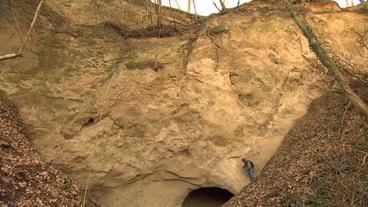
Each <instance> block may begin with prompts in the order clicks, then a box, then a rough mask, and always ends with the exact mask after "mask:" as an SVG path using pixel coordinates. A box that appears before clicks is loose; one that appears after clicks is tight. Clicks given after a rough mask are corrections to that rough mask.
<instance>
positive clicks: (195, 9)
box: [193, 0, 198, 21]
mask: <svg viewBox="0 0 368 207" xmlns="http://www.w3.org/2000/svg"><path fill="white" fill-rule="evenodd" d="M193 7H194V15H195V20H196V21H198V15H197V7H196V3H195V0H193Z"/></svg>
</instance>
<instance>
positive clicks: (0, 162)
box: [0, 96, 81, 207]
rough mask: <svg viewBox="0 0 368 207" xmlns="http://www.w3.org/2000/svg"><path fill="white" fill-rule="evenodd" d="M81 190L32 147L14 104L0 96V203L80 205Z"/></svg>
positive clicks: (17, 204)
mask: <svg viewBox="0 0 368 207" xmlns="http://www.w3.org/2000/svg"><path fill="white" fill-rule="evenodd" d="M80 201H81V193H79V192H78V191H77V189H76V187H75V186H74V185H73V183H72V182H71V181H70V180H68V178H67V177H65V176H63V175H62V174H61V173H60V172H59V171H57V170H55V169H53V168H52V167H51V166H50V165H47V164H45V163H44V162H43V161H42V160H41V159H40V157H39V156H38V155H37V154H36V153H35V152H34V150H32V147H31V145H30V143H29V141H28V139H27V136H26V133H25V128H24V126H23V124H22V122H21V121H20V118H19V116H18V111H17V109H16V106H15V105H14V104H12V103H11V102H10V101H8V100H7V99H6V98H4V96H0V206H55V207H56V206H68V207H69V206H79V205H80Z"/></svg>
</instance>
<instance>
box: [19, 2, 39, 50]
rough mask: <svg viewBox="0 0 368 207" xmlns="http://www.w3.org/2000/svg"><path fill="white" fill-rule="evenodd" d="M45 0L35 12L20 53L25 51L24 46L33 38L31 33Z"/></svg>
mask: <svg viewBox="0 0 368 207" xmlns="http://www.w3.org/2000/svg"><path fill="white" fill-rule="evenodd" d="M44 1H45V0H41V1H40V3H39V4H38V6H37V9H36V12H35V14H34V16H33V19H32V23H31V26H30V27H29V29H28V32H27V36H26V39H24V41H23V43H22V46H21V47H20V48H19V50H18V54H19V55H21V54H22V53H23V50H24V48H25V47H26V45H27V43H28V41H29V40H30V39H31V33H32V29H33V26H34V25H35V23H36V20H37V17H38V15H39V14H40V11H41V6H42V4H43V2H44Z"/></svg>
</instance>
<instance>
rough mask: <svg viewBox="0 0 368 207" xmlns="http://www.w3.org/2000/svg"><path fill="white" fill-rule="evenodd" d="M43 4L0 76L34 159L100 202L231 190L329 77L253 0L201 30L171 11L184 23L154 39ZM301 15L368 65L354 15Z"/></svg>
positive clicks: (5, 37) (175, 199) (82, 4)
mask: <svg viewBox="0 0 368 207" xmlns="http://www.w3.org/2000/svg"><path fill="white" fill-rule="evenodd" d="M112 2H113V3H116V2H115V1H112ZM113 3H111V4H113ZM127 5H128V4H127ZM46 6H47V7H46V8H47V10H44V13H43V15H42V17H41V22H42V24H39V25H37V28H36V29H37V30H36V33H35V35H34V37H33V39H32V45H31V46H30V47H29V51H28V52H27V54H26V55H25V57H23V58H19V59H15V60H9V61H3V62H0V67H1V75H0V89H1V90H3V91H5V92H6V93H7V94H8V95H9V96H10V97H11V98H12V100H13V101H15V102H16V103H17V105H18V106H19V107H20V112H21V115H22V117H23V118H24V120H25V122H26V123H27V124H28V125H30V126H31V127H32V129H33V135H32V138H33V140H32V142H33V144H34V147H35V148H36V149H37V150H38V151H39V152H40V153H41V155H42V156H43V157H44V159H45V160H48V161H50V162H52V163H53V164H55V165H56V166H58V167H60V168H61V169H63V170H64V172H66V173H68V174H69V175H70V176H71V177H72V178H74V179H75V180H77V181H78V182H79V183H80V184H82V185H85V184H86V183H88V185H89V189H90V192H91V193H92V195H93V196H94V197H95V198H97V199H98V201H99V202H100V203H101V204H103V206H147V204H150V205H149V206H152V207H155V206H157V207H158V206H180V204H181V202H182V201H183V199H184V197H185V196H186V194H187V193H188V192H189V191H190V190H192V189H196V188H199V187H205V186H218V187H222V188H225V189H228V190H230V191H232V192H234V193H235V192H237V191H239V190H240V189H241V188H242V187H243V186H245V185H246V184H247V183H248V182H249V181H248V179H247V177H246V175H245V173H244V172H243V171H242V168H241V163H240V159H241V158H244V157H246V158H248V159H252V160H253V161H254V163H255V165H256V168H257V170H260V169H262V167H263V166H264V165H265V164H266V162H267V161H268V160H269V159H270V157H271V156H272V155H273V153H274V152H275V151H276V150H277V147H278V146H279V144H280V143H281V141H282V140H283V137H284V136H285V135H286V133H287V132H288V130H289V129H290V128H291V127H292V125H293V123H294V121H295V120H296V119H297V118H299V117H301V116H302V115H303V114H304V113H305V112H306V109H307V107H308V105H309V103H310V102H311V100H313V99H315V98H316V97H318V96H320V95H321V93H322V92H323V91H324V90H325V89H326V86H327V85H326V80H325V79H326V78H325V75H324V72H323V68H321V67H318V62H317V61H316V60H315V56H314V54H313V53H311V51H310V49H309V46H308V42H307V40H306V39H305V38H304V37H303V35H302V33H301V32H300V31H299V29H298V28H297V26H296V25H295V24H294V22H293V21H292V19H291V18H289V17H288V16H287V15H286V14H285V12H282V11H278V10H274V8H272V7H270V6H266V5H264V4H262V3H254V4H251V5H245V6H243V7H242V9H239V10H237V11H235V12H231V13H228V14H225V15H222V16H215V17H212V18H209V19H208V20H206V21H205V23H203V24H202V27H201V28H200V29H197V27H194V26H193V25H190V24H191V23H190V17H188V18H182V19H181V20H180V21H179V20H178V21H179V22H181V23H182V24H185V25H186V26H183V28H185V29H183V31H188V32H187V33H185V34H182V35H179V34H175V35H174V36H171V37H165V38H153V37H149V38H142V37H141V38H132V37H130V38H126V37H122V36H121V34H119V33H118V32H117V30H116V28H115V29H114V28H112V27H110V26H106V24H105V23H106V22H107V21H113V22H115V23H116V22H117V23H118V24H117V25H118V26H121V25H123V26H126V27H127V28H128V29H130V30H129V31H133V30H136V29H139V27H135V26H134V25H137V24H133V23H132V22H130V23H131V24H132V25H133V26H132V25H129V24H128V23H127V22H126V21H127V20H126V19H119V18H121V17H119V16H118V15H116V16H114V17H109V18H108V20H107V19H106V16H105V13H103V12H104V11H105V10H100V11H101V13H97V12H96V11H95V10H91V7H89V4H88V3H87V1H83V0H80V1H73V2H72V1H70V2H65V1H63V3H60V2H59V1H56V0H53V1H48V2H47V5H46ZM110 6H111V5H110ZM138 6H139V5H138ZM138 6H137V5H134V6H132V8H135V7H137V8H140V9H141V8H142V7H138ZM104 8H105V9H106V10H109V9H110V10H111V11H110V10H109V11H110V12H113V11H115V10H116V9H113V8H111V7H109V5H105V7H104ZM114 8H115V7H114ZM116 8H117V7H116ZM139 11H141V10H139ZM112 14H114V13H112ZM64 15H65V16H64ZM89 15H91V18H89V17H90V16H89ZM56 17H57V18H56ZM92 17H93V18H92ZM307 17H308V20H309V21H310V23H311V24H312V25H313V26H314V27H315V28H316V30H317V32H318V33H319V34H320V35H321V37H322V38H323V39H324V40H325V41H327V42H328V43H330V46H331V50H333V51H338V52H339V54H344V55H345V56H344V58H346V59H349V61H351V62H352V63H354V64H357V65H359V66H361V67H360V68H367V67H368V66H367V62H368V61H367V60H368V51H367V49H366V48H364V47H362V46H361V45H359V44H357V43H356V38H357V36H356V34H355V32H354V31H357V32H363V30H364V27H366V26H367V25H366V22H367V16H366V15H365V14H361V13H357V12H339V13H335V12H334V13H329V12H324V13H318V14H314V13H310V14H308V15H307ZM172 18H173V19H176V20H177V19H178V17H175V18H174V17H172ZM55 19H56V20H57V21H56V20H55ZM133 19H135V18H133ZM138 19H139V18H138ZM169 19H170V18H169ZM165 21H167V22H169V20H165ZM167 24H169V23H167ZM24 25H26V22H25V23H24ZM103 25H105V26H103ZM145 26H146V27H148V26H149V23H147V25H145ZM1 30H2V31H5V30H6V31H8V32H6V33H1V34H0V36H1V38H0V44H1V45H4V47H3V46H2V48H1V52H4V53H5V52H8V50H9V51H10V50H11V49H13V48H15V47H16V45H17V44H16V42H15V40H14V38H15V36H14V34H15V33H14V32H15V29H14V27H13V25H12V24H10V23H8V24H4V25H2V26H1ZM3 48H4V49H3ZM5 48H6V49H5ZM188 51H190V52H188ZM316 121H318V120H316ZM128 204H129V205H128Z"/></svg>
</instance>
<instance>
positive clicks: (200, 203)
mask: <svg viewBox="0 0 368 207" xmlns="http://www.w3.org/2000/svg"><path fill="white" fill-rule="evenodd" d="M233 196H234V194H233V193H231V192H230V191H228V190H225V189H222V188H217V187H211V188H199V189H196V190H192V191H191V192H190V193H189V194H188V195H187V197H186V198H185V199H184V201H183V205H182V207H220V206H221V205H222V204H224V203H226V201H228V200H229V199H230V198H231V197H233Z"/></svg>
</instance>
